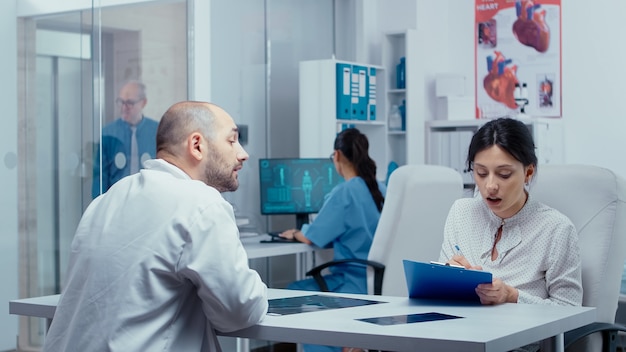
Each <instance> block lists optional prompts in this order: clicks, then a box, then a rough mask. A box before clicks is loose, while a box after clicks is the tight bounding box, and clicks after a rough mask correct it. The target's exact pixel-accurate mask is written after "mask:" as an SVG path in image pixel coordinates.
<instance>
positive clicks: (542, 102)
mask: <svg viewBox="0 0 626 352" xmlns="http://www.w3.org/2000/svg"><path fill="white" fill-rule="evenodd" d="M475 34H476V35H475V53H476V63H475V65H476V71H475V74H476V113H477V117H478V118H481V117H482V118H495V117H500V116H504V115H516V114H519V113H520V111H521V110H522V108H523V110H524V111H523V112H524V113H525V114H526V115H529V116H533V117H560V116H561V0H475Z"/></svg>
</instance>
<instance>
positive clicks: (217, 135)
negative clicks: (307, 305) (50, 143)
mask: <svg viewBox="0 0 626 352" xmlns="http://www.w3.org/2000/svg"><path fill="white" fill-rule="evenodd" d="M247 159H248V154H247V153H246V151H245V150H244V149H243V147H242V146H241V144H240V143H239V140H238V131H237V126H236V124H235V122H234V121H233V119H232V118H231V117H230V115H229V114H228V113H227V112H226V111H224V110H223V109H221V108H220V107H218V106H216V105H213V104H210V103H204V102H189V101H188V102H181V103H177V104H174V105H173V106H172V107H170V108H169V109H168V111H167V112H166V113H165V114H164V115H163V118H162V119H161V121H160V123H159V128H158V131H157V158H156V159H153V160H148V161H146V162H145V169H142V170H141V171H140V172H139V173H137V174H135V175H131V176H129V177H126V178H124V179H122V180H121V181H119V182H117V183H116V184H115V185H113V187H111V189H109V191H108V192H106V193H104V194H103V195H101V196H99V197H98V198H96V199H95V200H94V201H93V202H92V203H91V204H90V205H89V207H88V208H87V210H86V211H85V213H84V214H83V218H82V219H81V222H80V224H79V226H78V229H77V231H76V235H75V237H74V240H73V242H72V248H71V254H70V261H69V268H68V274H67V283H66V285H65V287H64V289H63V291H62V295H61V299H60V302H59V305H58V307H57V310H56V313H55V316H54V319H53V321H52V325H51V326H50V330H49V332H48V334H47V336H46V338H45V343H44V348H43V350H44V351H220V346H219V342H218V340H217V337H216V331H223V332H229V331H234V330H238V329H243V328H246V327H249V326H252V325H254V324H256V323H258V322H259V321H261V319H263V317H264V316H265V314H266V313H267V307H268V302H267V287H266V285H265V284H264V283H263V282H262V281H261V278H260V277H259V275H258V274H257V272H255V271H254V270H251V269H250V268H249V266H248V258H247V255H246V252H245V251H244V248H243V247H242V245H241V242H240V241H239V234H238V230H237V226H236V223H235V216H234V212H233V209H232V207H231V205H230V204H229V203H228V202H227V201H226V200H225V199H224V198H223V197H222V195H221V192H226V191H234V190H236V189H237V187H238V186H239V182H238V180H237V173H238V172H239V170H240V169H241V168H242V166H243V162H244V161H246V160H247Z"/></svg>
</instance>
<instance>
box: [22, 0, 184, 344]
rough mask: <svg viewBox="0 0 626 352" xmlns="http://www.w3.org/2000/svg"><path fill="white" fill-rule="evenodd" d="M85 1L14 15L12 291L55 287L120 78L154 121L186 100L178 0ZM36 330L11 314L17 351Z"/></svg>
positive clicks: (38, 324)
mask: <svg viewBox="0 0 626 352" xmlns="http://www.w3.org/2000/svg"><path fill="white" fill-rule="evenodd" d="M93 5H94V6H93V7H92V8H88V9H82V10H78V11H73V12H70V13H63V14H54V15H44V16H37V17H30V18H20V19H18V36H19V38H20V40H18V46H19V48H18V56H19V59H18V63H19V66H20V67H19V80H18V85H19V91H20V94H19V95H20V104H19V131H18V133H19V139H18V140H19V142H18V143H19V145H18V154H19V158H18V159H19V160H20V164H19V170H18V174H19V177H18V178H19V181H18V183H19V190H18V203H19V204H18V207H19V210H20V211H19V215H18V216H19V224H20V226H19V232H20V233H19V238H20V246H19V248H20V257H19V278H20V282H19V294H20V297H32V296H40V295H47V294H54V293H58V292H60V290H61V287H62V285H63V281H64V274H65V270H66V268H67V259H68V252H69V249H70V243H71V240H72V238H73V235H74V231H75V229H76V226H77V224H78V221H79V220H80V217H81V215H82V213H83V211H84V209H85V208H86V207H87V205H89V203H90V202H91V200H92V197H93V194H92V188H94V187H93V182H94V180H98V179H99V178H100V177H101V175H100V173H99V172H98V171H99V170H102V167H100V165H96V163H97V162H98V161H99V160H102V159H100V158H99V153H100V150H101V148H99V147H100V143H101V142H102V141H104V140H105V138H102V137H101V136H102V131H103V127H104V126H106V125H107V124H109V123H111V122H112V121H114V120H116V119H119V118H120V116H121V115H122V109H123V108H125V107H128V105H130V104H129V103H130V102H132V100H130V101H129V99H128V98H123V99H122V100H123V104H119V103H117V104H116V100H117V101H118V102H119V98H120V97H119V93H120V92H119V90H120V88H121V87H122V85H123V84H124V83H125V82H127V81H129V80H136V81H140V82H143V84H145V87H146V89H145V98H146V99H145V102H146V104H145V107H144V109H143V115H145V116H149V117H151V118H153V119H155V120H157V121H158V120H159V119H160V117H161V115H162V114H163V112H164V111H165V110H166V109H167V107H169V106H170V105H171V104H173V103H174V102H177V101H180V100H185V99H187V1H184V0H182V1H181V0H179V1H151V2H146V3H141V4H131V5H123V6H109V7H100V6H99V4H98V2H97V1H96V2H94V4H93ZM164 23H167V26H164V25H163V24H164ZM117 161H118V166H123V163H122V164H120V163H119V160H117ZM100 163H102V162H101V161H100ZM94 170H95V171H94ZM96 188H97V189H99V187H96ZM98 193H99V192H98ZM45 329H46V326H44V324H43V322H42V321H41V319H34V318H31V319H28V318H20V326H19V341H18V344H19V346H18V350H21V351H28V350H36V349H38V348H39V347H40V346H41V343H42V338H43V336H44V334H45Z"/></svg>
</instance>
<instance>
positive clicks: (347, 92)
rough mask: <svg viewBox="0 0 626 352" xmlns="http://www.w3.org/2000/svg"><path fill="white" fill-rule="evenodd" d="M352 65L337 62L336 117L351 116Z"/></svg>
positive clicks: (347, 117) (343, 118)
mask: <svg viewBox="0 0 626 352" xmlns="http://www.w3.org/2000/svg"><path fill="white" fill-rule="evenodd" d="M351 89H352V67H351V65H349V64H343V63H337V87H336V91H337V92H336V94H337V119H340V120H349V119H351V118H352V101H351V99H352V93H351Z"/></svg>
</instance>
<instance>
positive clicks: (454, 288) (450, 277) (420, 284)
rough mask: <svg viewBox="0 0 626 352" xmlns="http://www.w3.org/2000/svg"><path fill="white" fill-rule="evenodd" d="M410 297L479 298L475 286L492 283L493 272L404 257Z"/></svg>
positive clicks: (472, 299)
mask: <svg viewBox="0 0 626 352" xmlns="http://www.w3.org/2000/svg"><path fill="white" fill-rule="evenodd" d="M403 264H404V275H405V276H406V286H407V288H408V289H409V297H410V298H430V299H452V300H471V301H479V298H478V295H476V291H475V289H476V286H478V284H483V283H491V282H492V280H493V277H492V275H491V273H490V272H486V271H480V270H470V269H465V268H459V267H454V266H448V265H442V264H434V263H421V262H414V261H412V260H406V259H405V260H403Z"/></svg>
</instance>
